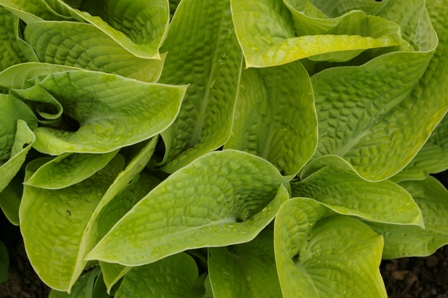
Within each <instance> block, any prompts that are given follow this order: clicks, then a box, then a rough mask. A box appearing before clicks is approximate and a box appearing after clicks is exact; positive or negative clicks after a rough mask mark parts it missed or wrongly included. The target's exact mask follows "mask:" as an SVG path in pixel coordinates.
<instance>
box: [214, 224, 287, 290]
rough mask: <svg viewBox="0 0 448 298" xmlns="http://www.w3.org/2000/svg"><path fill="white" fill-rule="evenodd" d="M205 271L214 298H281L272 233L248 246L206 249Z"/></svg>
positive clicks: (264, 233)
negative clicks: (206, 271)
mask: <svg viewBox="0 0 448 298" xmlns="http://www.w3.org/2000/svg"><path fill="white" fill-rule="evenodd" d="M208 270H209V276H210V281H211V285H212V288H213V294H214V297H216V298H220V297H226V298H231V297H235V298H238V297H248V298H250V297H254V298H256V297H266V298H269V297H272V298H277V297H282V292H281V289H280V283H279V280H278V276H277V269H276V267H275V257H274V240H273V231H272V229H267V230H264V231H262V232H261V233H260V234H258V236H257V237H255V239H254V240H252V241H250V242H248V243H244V244H239V245H234V246H229V247H216V248H209V258H208Z"/></svg>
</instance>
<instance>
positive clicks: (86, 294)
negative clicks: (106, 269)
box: [48, 267, 101, 298]
mask: <svg viewBox="0 0 448 298" xmlns="http://www.w3.org/2000/svg"><path fill="white" fill-rule="evenodd" d="M100 275H101V270H100V268H99V267H96V268H94V269H93V270H91V271H88V272H86V273H85V274H83V275H81V276H80V277H79V278H78V280H77V281H76V283H75V284H74V285H73V288H72V290H71V292H70V294H68V293H66V292H60V291H57V290H52V291H51V292H50V295H49V296H48V298H98V297H95V296H93V295H92V294H93V289H94V286H95V283H96V281H97V279H99V278H100Z"/></svg>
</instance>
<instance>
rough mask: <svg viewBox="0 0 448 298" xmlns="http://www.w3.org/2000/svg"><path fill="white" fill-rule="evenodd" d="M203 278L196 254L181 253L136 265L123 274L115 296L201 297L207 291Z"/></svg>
mask: <svg viewBox="0 0 448 298" xmlns="http://www.w3.org/2000/svg"><path fill="white" fill-rule="evenodd" d="M203 281H204V278H202V277H200V276H199V270H198V267H197V265H196V263H195V261H194V260H193V258H192V257H190V256H189V255H187V254H186V253H179V254H176V255H173V256H170V257H168V258H165V259H163V260H160V261H158V262H155V263H152V264H149V265H145V266H140V267H135V268H133V269H132V270H131V271H130V272H129V273H127V274H126V276H125V277H124V278H123V281H122V282H121V285H120V288H119V289H118V291H117V293H116V294H115V297H117V298H133V297H146V296H149V297H155V296H158V297H191V298H202V297H203V296H204V293H205V289H204V286H203V285H202V283H203Z"/></svg>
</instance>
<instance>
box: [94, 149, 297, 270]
mask: <svg viewBox="0 0 448 298" xmlns="http://www.w3.org/2000/svg"><path fill="white" fill-rule="evenodd" d="M283 185H287V182H286V180H285V179H284V178H283V177H282V176H281V175H280V173H279V172H278V170H277V169H276V168H275V167H274V166H273V165H272V164H270V163H268V162H267V161H265V160H264V159H262V158H259V157H256V156H253V155H250V154H248V153H245V152H241V151H234V150H225V151H217V152H212V153H209V154H206V155H204V156H203V157H201V158H199V159H197V160H195V161H194V162H192V163H191V164H189V165H188V166H185V167H184V168H182V169H180V170H178V171H177V172H175V173H174V174H172V175H171V176H170V177H168V178H167V179H166V180H165V181H163V182H162V183H160V184H159V185H158V186H157V187H156V188H154V189H153V190H152V191H151V192H150V193H149V194H148V195H147V196H146V197H145V198H143V199H142V200H141V201H140V202H138V203H137V204H136V205H135V206H134V208H133V209H131V211H129V212H128V213H127V214H126V215H125V216H124V217H123V218H122V219H121V220H120V221H119V222H118V223H117V224H116V225H115V226H114V227H113V228H112V229H111V230H110V231H109V233H108V234H107V235H106V236H105V237H104V238H103V239H102V240H101V241H100V242H99V243H98V244H97V246H96V247H95V248H94V249H93V250H92V251H91V252H90V253H89V254H88V255H87V257H86V259H88V260H101V261H106V262H113V263H120V264H124V265H132V266H138V265H142V264H147V263H152V262H155V261H157V260H159V259H162V258H164V257H166V256H169V255H172V254H175V253H178V252H181V251H184V250H186V249H191V248H201V247H210V246H225V245H231V244H238V243H244V242H248V241H250V240H252V239H253V238H254V237H255V236H256V235H257V234H258V233H259V232H260V231H261V230H262V229H263V228H264V227H265V226H266V225H267V224H269V222H270V221H271V220H272V219H273V217H274V216H275V214H276V213H277V210H278V208H279V207H280V205H281V204H282V203H283V202H284V201H285V200H287V198H288V197H289V195H288V191H287V190H286V189H285V187H284V186H283ZM124 252H126V253H124Z"/></svg>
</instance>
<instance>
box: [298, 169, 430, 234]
mask: <svg viewBox="0 0 448 298" xmlns="http://www.w3.org/2000/svg"><path fill="white" fill-rule="evenodd" d="M291 191H292V196H294V197H307V198H312V199H315V200H316V201H318V202H320V203H322V204H324V205H325V206H326V207H328V208H330V209H332V210H333V211H335V212H337V213H339V214H345V215H354V216H357V217H360V218H362V219H365V220H367V221H373V222H380V223H394V224H402V225H418V226H421V227H424V223H423V218H422V214H421V212H420V209H419V208H418V206H417V204H416V203H415V202H414V200H413V199H412V197H411V195H410V194H409V193H408V192H407V191H406V190H404V189H403V188H401V187H400V186H398V185H397V184H395V183H393V182H391V181H381V182H368V181H365V180H364V179H362V178H360V177H359V176H358V175H356V174H355V173H353V172H351V171H348V170H342V169H337V168H330V167H326V168H323V169H321V170H319V171H317V172H316V173H314V174H312V175H311V176H309V177H307V178H306V179H305V180H303V181H300V182H293V183H291Z"/></svg>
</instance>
